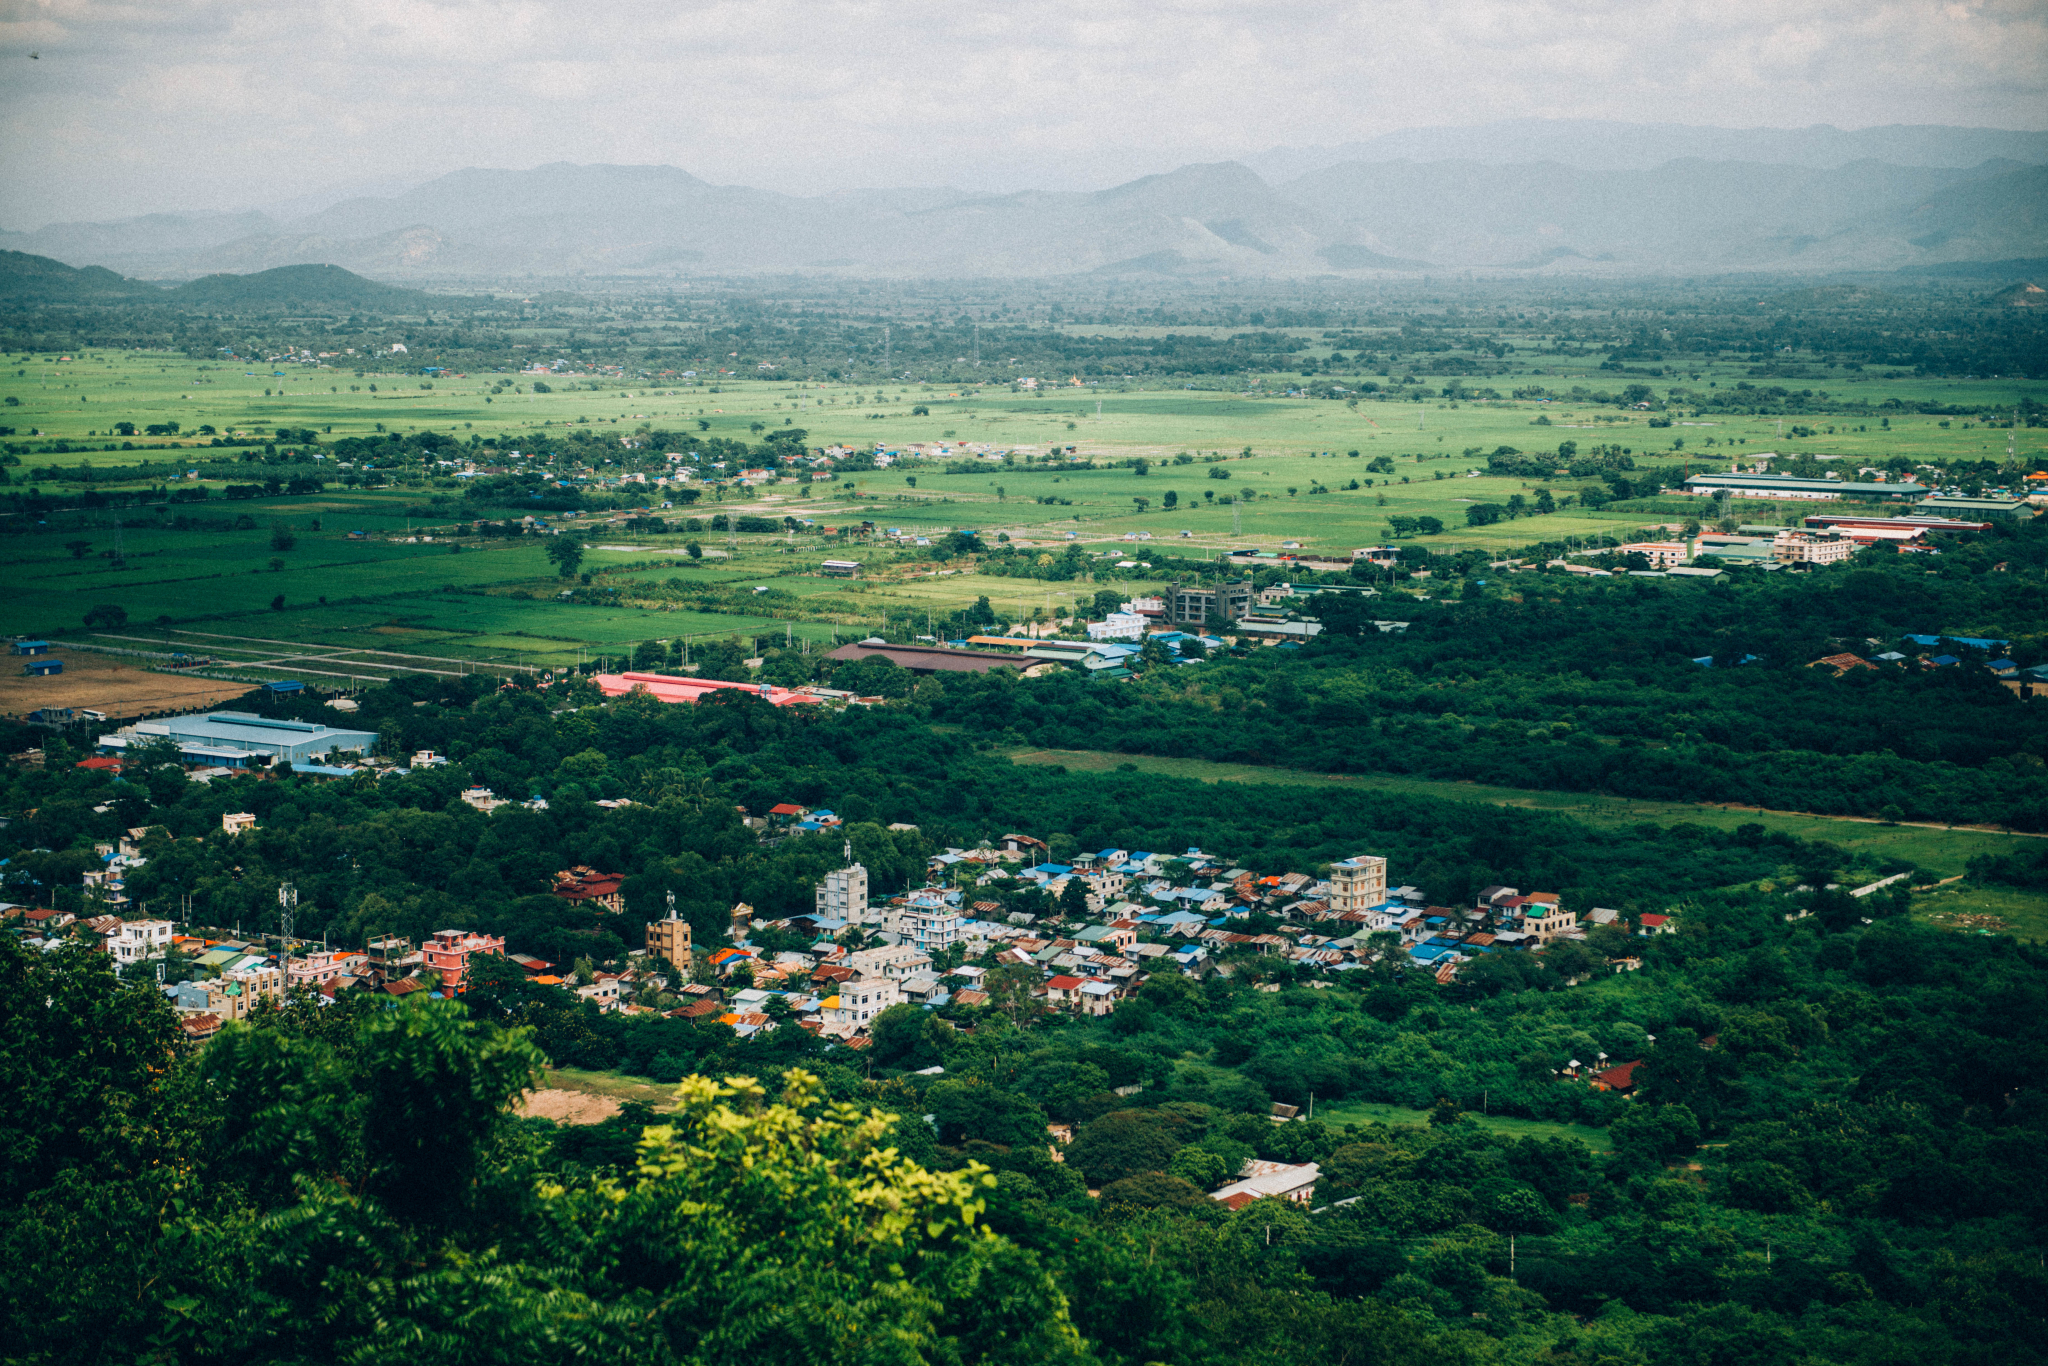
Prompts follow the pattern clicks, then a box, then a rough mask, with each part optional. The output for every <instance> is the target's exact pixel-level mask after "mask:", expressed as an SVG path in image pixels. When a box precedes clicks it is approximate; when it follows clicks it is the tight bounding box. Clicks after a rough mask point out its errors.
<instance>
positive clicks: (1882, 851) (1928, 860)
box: [1010, 749, 2048, 918]
mask: <svg viewBox="0 0 2048 1366" xmlns="http://www.w3.org/2000/svg"><path fill="white" fill-rule="evenodd" d="M1010 760H1011V762H1013V763H1020V764H1058V765H1061V766H1063V767H1065V768H1068V769H1074V770H1080V771H1083V772H1098V773H1099V772H1107V771H1110V770H1113V769H1116V768H1120V767H1122V766H1123V765H1125V764H1130V765H1132V766H1134V767H1135V768H1136V769H1137V770H1138V771H1139V772H1141V773H1157V774H1162V775H1166V776H1170V777H1176V778H1194V779H1196V780H1198V781H1200V782H1206V783H1221V782H1231V783H1246V784H1277V785H1281V786H1287V787H1340V788H1354V789H1362V790H1366V791H1372V792H1394V793H1410V794H1413V795H1416V796H1423V797H1437V798H1441V799H1443V800H1446V801H1455V802H1466V803H1470V804H1473V805H1485V806H1511V807H1520V808H1523V809H1525V810H1531V811H1555V812H1557V813H1559V814H1561V815H1566V816H1570V817H1572V818H1573V819H1575V820H1580V821H1584V822H1585V823H1586V824H1588V825H1596V826H1606V827H1617V826H1632V825H1639V824H1646V823H1647V824H1653V825H1681V824H1688V825H1701V826H1706V827H1708V828H1709V829H1714V830H1732V829H1734V828H1735V827H1737V826H1739V825H1747V824H1751V823H1754V824H1757V825H1762V826H1765V827H1766V828H1768V829H1771V830H1782V831H1784V832H1785V833H1786V834H1788V835H1792V836H1794V837H1796V838H1798V839H1802V840H1826V841H1827V842H1828V843H1830V844H1833V845H1836V846H1837V847H1839V848H1841V849H1843V850H1844V851H1846V852H1848V853H1850V854H1859V853H1868V854H1872V855H1875V856H1878V857H1884V858H1901V859H1909V860H1911V861H1912V862H1913V863H1915V864H1918V865H1919V866H1921V867H1923V868H1928V869H1932V870H1935V871H1937V872H1939V873H1940V874H1941V875H1942V876H1944V877H1953V876H1956V875H1958V874H1960V873H1961V872H1962V871H1963V869H1964V867H1965V865H1966V864H1967V863H1968V862H1969V860H1970V859H1972V858H1974V857H1976V856H1977V855H1979V854H2004V853H2012V852H2014V851H2016V850H2029V851H2031V850H2037V849H2039V848H2040V844H2039V842H2038V841H2039V839H2040V837H2039V836H2029V835H2008V834H2003V833H2000V832H1998V831H1994V830H1982V829H1946V828H1941V827H1935V826H1925V825H1886V824H1883V823H1881V822H1878V821H1873V820H1864V819H1858V818H1856V817H1853V816H1816V815H1811V814H1807V813H1802V812H1790V811H1757V810H1754V809H1750V808H1743V807H1733V806H1705V805H1694V804H1691V803H1686V802H1655V801H1639V800H1636V799H1633V798H1627V797H1608V796H1602V795H1600V794H1597V793H1584V792H1545V791H1539V790H1536V789H1533V788H1516V787H1491V786H1487V785H1484V784H1480V783H1466V782H1452V781H1447V780H1441V779H1433V778H1409V777H1402V776H1398V775H1393V774H1384V775H1383V774H1351V773H1313V772H1309V771H1306V770H1303V769H1294V768H1265V767H1260V766H1258V765H1253V764H1226V763H1214V762H1211V761H1209V760H1206V759H1170V758H1155V757H1152V756H1149V755H1142V754H1117V753H1113V752H1109V751H1102V750H1052V749H1025V750H1016V751H1013V752H1012V753H1011V754H1010ZM2036 900H2037V903H2038V904H2037V913H2038V914H2040V915H2042V916H2043V917H2044V918H2048V898H2037V899H2036Z"/></svg>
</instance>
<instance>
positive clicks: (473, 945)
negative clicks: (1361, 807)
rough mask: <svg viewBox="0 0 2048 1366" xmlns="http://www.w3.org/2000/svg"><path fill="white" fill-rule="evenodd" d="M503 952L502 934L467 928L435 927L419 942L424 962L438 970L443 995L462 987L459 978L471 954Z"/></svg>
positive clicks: (467, 966) (432, 968)
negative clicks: (470, 930)
mask: <svg viewBox="0 0 2048 1366" xmlns="http://www.w3.org/2000/svg"><path fill="white" fill-rule="evenodd" d="M504 952H505V941H504V939H503V938H501V937H498V936H495V935H488V934H472V933H470V932H469V931H468V930H436V931H434V937H433V938H431V939H429V940H428V941H427V942H426V943H424V944H422V945H421V946H420V956H421V957H422V959H423V960H424V961H425V963H426V966H427V967H428V968H429V969H430V970H432V971H434V972H438V973H439V974H441V991H442V994H443V995H447V996H453V995H455V994H456V993H458V992H460V991H462V990H463V981H462V979H463V977H464V976H465V975H466V974H467V973H468V971H469V960H470V959H471V958H473V957H474V956H476V955H477V954H480V953H484V954H492V953H495V954H502V953H504Z"/></svg>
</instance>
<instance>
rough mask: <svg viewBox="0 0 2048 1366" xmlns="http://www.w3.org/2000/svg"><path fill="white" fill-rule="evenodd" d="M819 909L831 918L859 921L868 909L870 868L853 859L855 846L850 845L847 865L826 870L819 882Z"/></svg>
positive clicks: (847, 851) (852, 922) (819, 911)
mask: <svg viewBox="0 0 2048 1366" xmlns="http://www.w3.org/2000/svg"><path fill="white" fill-rule="evenodd" d="M816 898H817V899H816V906H817V913H818V914H819V915H821V916H824V917H826V918H828V919H831V920H844V921H846V922H847V923H848V924H859V923H860V921H861V920H862V919H864V918H865V917H866V916H867V913H868V870H867V869H866V867H864V866H863V865H861V864H858V863H855V862H854V861H853V847H852V846H851V845H848V846H847V850H846V866H845V867H844V868H835V869H833V870H832V871H831V872H829V873H827V874H825V876H824V878H823V879H821V880H820V881H819V883H818V889H817V893H816Z"/></svg>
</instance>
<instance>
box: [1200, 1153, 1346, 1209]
mask: <svg viewBox="0 0 2048 1366" xmlns="http://www.w3.org/2000/svg"><path fill="white" fill-rule="evenodd" d="M1322 1174H1323V1173H1322V1168H1321V1167H1320V1166H1318V1165H1317V1164H1316V1163H1314V1162H1304V1163H1301V1164H1299V1165H1295V1164H1293V1163H1288V1162H1266V1161H1262V1160H1259V1159H1256V1158H1254V1159H1253V1160H1251V1161H1249V1162H1246V1163H1245V1164H1244V1167H1243V1168H1242V1169H1241V1170H1240V1172H1239V1173H1238V1179H1237V1180H1235V1181H1233V1182H1231V1183H1230V1184H1229V1185H1227V1186H1224V1187H1221V1188H1220V1189H1217V1190H1213V1191H1210V1192H1209V1198H1210V1199H1211V1200H1214V1201H1217V1202H1218V1203H1219V1204H1222V1205H1226V1206H1228V1207H1229V1208H1230V1209H1232V1210H1240V1209H1243V1208H1244V1207H1245V1206H1246V1205H1249V1204H1250V1203H1251V1202H1252V1201H1254V1200H1291V1201H1293V1202H1294V1203H1295V1204H1297V1205H1302V1206H1306V1205H1308V1203H1309V1202H1310V1201H1311V1200H1313V1199H1315V1194H1316V1181H1317V1180H1318V1179H1319V1178H1320V1177H1321V1176H1322Z"/></svg>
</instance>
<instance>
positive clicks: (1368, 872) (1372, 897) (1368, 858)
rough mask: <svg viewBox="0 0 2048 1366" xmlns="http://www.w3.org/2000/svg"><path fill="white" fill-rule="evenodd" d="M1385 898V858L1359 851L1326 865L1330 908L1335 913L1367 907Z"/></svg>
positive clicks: (1365, 908) (1383, 903) (1339, 913)
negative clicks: (1328, 871) (1327, 868)
mask: <svg viewBox="0 0 2048 1366" xmlns="http://www.w3.org/2000/svg"><path fill="white" fill-rule="evenodd" d="M1386 901H1387V861H1386V860H1385V859H1383V858H1381V857H1380V856H1379V855H1377V854H1359V855H1356V856H1355V857H1352V858H1347V859H1341V860H1339V861H1338V862H1336V863H1333V864H1331V865H1330V909H1331V911H1333V912H1335V913H1336V914H1338V915H1343V914H1345V913H1346V912H1349V911H1369V910H1371V909H1372V908H1373V907H1375V906H1384V905H1385V904H1386Z"/></svg>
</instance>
